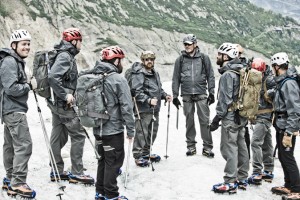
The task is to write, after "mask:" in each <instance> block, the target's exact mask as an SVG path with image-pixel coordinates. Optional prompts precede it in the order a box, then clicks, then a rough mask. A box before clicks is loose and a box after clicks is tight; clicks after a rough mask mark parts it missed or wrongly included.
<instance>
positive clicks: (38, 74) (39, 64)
mask: <svg viewBox="0 0 300 200" xmlns="http://www.w3.org/2000/svg"><path fill="white" fill-rule="evenodd" d="M61 52H67V53H68V51H61V50H55V49H54V50H50V51H47V50H44V51H37V52H36V53H35V54H34V59H33V73H32V76H34V77H35V78H36V81H37V89H36V92H37V94H38V95H40V96H41V97H44V98H46V99H48V98H50V97H51V96H53V94H52V95H51V92H52V91H51V88H50V85H49V82H48V73H49V72H50V69H51V67H52V65H53V64H54V62H55V59H56V57H57V55H58V54H59V53H61ZM72 67H73V65H72ZM69 71H71V70H69ZM67 73H68V72H67ZM52 100H53V99H52Z"/></svg>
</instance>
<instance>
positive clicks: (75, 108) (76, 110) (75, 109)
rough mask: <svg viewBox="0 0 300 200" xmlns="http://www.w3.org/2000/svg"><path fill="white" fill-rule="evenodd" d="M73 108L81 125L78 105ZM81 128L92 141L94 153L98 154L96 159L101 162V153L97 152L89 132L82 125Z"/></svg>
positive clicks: (73, 105)
mask: <svg viewBox="0 0 300 200" xmlns="http://www.w3.org/2000/svg"><path fill="white" fill-rule="evenodd" d="M71 107H72V108H73V111H74V113H75V114H76V116H77V117H78V120H79V123H80V118H79V114H78V107H77V106H76V104H72V105H71ZM101 124H102V123H101ZM81 127H82V130H83V132H84V133H85V135H86V137H87V138H88V140H89V141H90V143H91V145H92V147H93V149H94V152H95V154H96V159H98V160H99V159H100V158H101V156H100V155H99V153H98V151H97V149H96V147H95V145H94V143H93V142H92V140H91V138H90V136H89V134H88V132H87V130H86V129H85V128H84V127H83V126H82V125H81Z"/></svg>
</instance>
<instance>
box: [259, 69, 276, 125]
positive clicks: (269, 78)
mask: <svg viewBox="0 0 300 200" xmlns="http://www.w3.org/2000/svg"><path fill="white" fill-rule="evenodd" d="M264 84H266V88H267V90H270V89H273V88H275V87H276V82H275V80H274V76H273V73H272V70H271V68H270V67H269V66H267V68H266V71H265V72H264V74H263V79H262V88H261V91H260V99H259V110H264V109H272V108H273V105H272V103H269V102H268V101H266V100H265V98H264V94H265V88H264V87H265V86H264ZM261 119H266V120H269V121H271V120H272V113H264V114H259V115H257V120H261Z"/></svg>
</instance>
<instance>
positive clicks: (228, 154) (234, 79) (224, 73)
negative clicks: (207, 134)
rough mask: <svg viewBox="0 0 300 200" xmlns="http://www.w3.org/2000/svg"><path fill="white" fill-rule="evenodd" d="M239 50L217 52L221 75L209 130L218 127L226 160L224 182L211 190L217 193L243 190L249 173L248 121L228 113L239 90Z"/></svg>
mask: <svg viewBox="0 0 300 200" xmlns="http://www.w3.org/2000/svg"><path fill="white" fill-rule="evenodd" d="M237 56H238V50H237V49H236V46H235V45H233V44H231V43H223V44H222V45H221V46H220V47H219V49H218V56H217V65H219V66H220V68H219V69H218V70H219V73H220V74H221V77H220V80H219V89H218V97H219V98H218V103H217V107H216V116H215V117H214V119H213V121H212V123H211V126H210V130H211V131H215V130H217V129H218V128H219V122H220V121H222V125H221V144H220V151H221V154H222V156H223V158H224V159H225V160H226V165H225V169H224V172H225V175H224V177H223V179H224V182H223V183H219V184H216V185H214V186H213V191H214V192H216V193H224V192H228V193H236V192H237V188H240V189H244V190H245V189H246V187H247V176H248V171H249V156H248V151H247V147H246V143H245V138H244V134H245V131H244V127H245V125H246V123H247V119H246V118H244V117H241V116H240V115H239V114H238V110H237V111H234V110H233V109H231V107H232V106H233V104H234V103H235V102H236V101H237V100H238V93H239V88H240V77H239V70H240V69H242V68H243V67H244V66H243V64H242V63H241V61H240V60H239V59H238V57H237Z"/></svg>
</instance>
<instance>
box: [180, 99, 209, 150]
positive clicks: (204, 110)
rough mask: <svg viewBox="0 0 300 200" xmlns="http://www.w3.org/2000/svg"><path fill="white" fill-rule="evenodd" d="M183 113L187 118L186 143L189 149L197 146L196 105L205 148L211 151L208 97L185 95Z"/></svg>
mask: <svg viewBox="0 0 300 200" xmlns="http://www.w3.org/2000/svg"><path fill="white" fill-rule="evenodd" d="M182 101H183V112H184V115H185V117H186V142H187V148H195V146H196V143H197V142H196V140H195V137H196V129H195V120H194V113H195V105H196V107H197V115H198V120H199V123H200V132H201V138H202V140H203V147H204V148H205V149H208V150H211V149H212V148H213V141H212V136H211V132H210V130H209V113H210V111H209V106H208V104H207V97H206V95H184V96H182Z"/></svg>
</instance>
